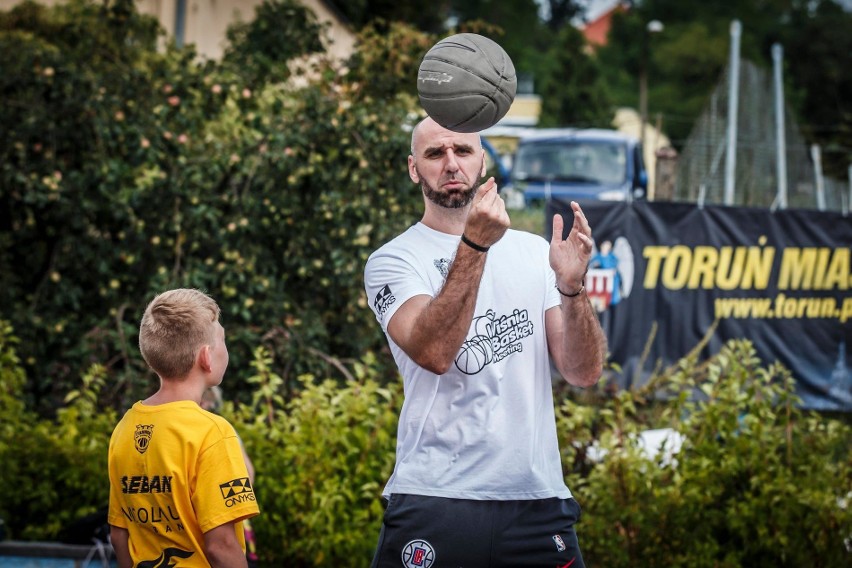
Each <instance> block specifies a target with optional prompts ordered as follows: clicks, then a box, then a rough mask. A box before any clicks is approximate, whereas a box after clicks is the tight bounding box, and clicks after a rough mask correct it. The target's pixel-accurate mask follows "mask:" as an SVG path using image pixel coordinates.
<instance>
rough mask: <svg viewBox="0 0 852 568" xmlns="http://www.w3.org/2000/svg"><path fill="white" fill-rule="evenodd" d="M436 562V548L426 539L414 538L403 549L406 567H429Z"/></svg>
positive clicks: (403, 561) (403, 562)
mask: <svg viewBox="0 0 852 568" xmlns="http://www.w3.org/2000/svg"><path fill="white" fill-rule="evenodd" d="M434 562H435V549H433V548H432V545H431V544H429V543H428V542H426V541H425V540H420V539H417V540H412V541H411V542H409V543H408V544H406V545H405V547H404V548H403V549H402V565H403V566H405V568H429V566H431V565H432V564H434Z"/></svg>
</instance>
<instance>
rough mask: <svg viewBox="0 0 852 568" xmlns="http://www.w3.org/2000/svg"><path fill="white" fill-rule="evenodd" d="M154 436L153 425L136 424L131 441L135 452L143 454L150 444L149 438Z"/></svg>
mask: <svg viewBox="0 0 852 568" xmlns="http://www.w3.org/2000/svg"><path fill="white" fill-rule="evenodd" d="M153 435H154V425H153V424H137V425H136V432H135V433H134V434H133V439H134V440H135V442H136V451H137V452H139V453H140V454H144V453H145V450H147V449H148V445H149V444H150V443H151V437H152V436H153Z"/></svg>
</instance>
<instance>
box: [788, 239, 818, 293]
mask: <svg viewBox="0 0 852 568" xmlns="http://www.w3.org/2000/svg"><path fill="white" fill-rule="evenodd" d="M816 256H817V249H815V248H803V249H800V248H792V247H791V248H786V249H784V255H783V256H782V257H781V273H780V274H779V275H778V289H779V290H799V289H802V290H810V289H811V286H812V284H813V280H814V268H815V266H816Z"/></svg>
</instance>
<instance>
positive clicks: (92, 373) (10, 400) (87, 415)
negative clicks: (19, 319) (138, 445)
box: [0, 321, 116, 540]
mask: <svg viewBox="0 0 852 568" xmlns="http://www.w3.org/2000/svg"><path fill="white" fill-rule="evenodd" d="M10 333H11V329H10V328H9V326H8V324H7V323H6V322H2V321H0V424H2V427H1V428H0V463H2V464H3V467H2V468H0V484H3V486H4V487H10V488H14V490H11V491H7V492H6V494H5V495H4V497H3V499H2V501H0V517H2V518H3V519H4V520H5V521H6V525H7V527H8V530H9V533H10V536H11V537H13V538H19V539H24V540H45V539H48V540H49V539H54V538H56V537H57V536H58V535H59V534H60V532H61V531H62V529H64V528H65V527H67V526H68V525H69V524H70V523H71V522H73V521H74V520H76V519H78V518H80V517H82V516H85V515H88V514H90V513H93V512H95V511H96V510H98V509H100V508H102V507H104V506H106V505H107V503H108V499H109V480H108V477H107V472H106V452H107V447H108V445H109V436H110V433H111V432H112V429H113V428H114V427H115V422H116V413H115V412H114V411H112V410H110V409H107V410H105V411H104V410H101V409H99V408H98V407H97V404H96V402H97V399H98V396H99V392H100V390H101V388H102V387H103V380H104V369H103V367H101V366H97V365H96V366H93V367H92V368H91V369H90V370H89V372H88V373H86V374H85V375H84V376H83V379H82V385H81V387H80V389H79V390H76V391H72V392H71V393H69V396H68V399H67V403H68V404H67V405H66V406H65V407H64V408H62V409H60V410H59V413H58V415H57V418H56V420H44V419H40V418H38V417H37V416H36V415H35V414H34V413H32V412H31V411H29V410H27V409H26V408H25V406H24V405H23V404H22V403H21V398H22V396H21V395H22V387H23V381H22V380H21V379H22V378H23V370H22V369H21V367H20V365H19V361H18V359H17V355H16V353H15V350H14V348H13V343H14V341H15V340H14V338H13V337H12V336H11V335H10Z"/></svg>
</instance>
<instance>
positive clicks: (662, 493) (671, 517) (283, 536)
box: [0, 324, 852, 568]
mask: <svg viewBox="0 0 852 568" xmlns="http://www.w3.org/2000/svg"><path fill="white" fill-rule="evenodd" d="M13 343H14V340H13V339H12V337H11V335H10V330H9V327H8V325H6V324H0V460H2V463H3V464H4V467H3V468H2V469H0V483H3V484H4V486H6V487H15V488H16V490H15V491H14V492H9V494H7V496H6V499H5V500H4V502H3V503H0V516H2V517H4V518H5V519H7V521H8V524H9V528H10V530H11V533H12V537H14V538H24V539H44V538H48V539H49V538H55V537H56V535H57V534H58V532H59V531H60V530H61V528H62V527H63V526H64V525H66V524H67V523H69V522H70V521H72V520H74V519H76V518H78V517H80V516H82V515H84V514H86V513H89V512H91V511H93V510H96V509H97V508H99V507H101V506H103V505H104V504H105V503H106V499H107V484H108V482H107V474H106V463H105V462H106V448H107V442H108V439H109V434H110V432H111V430H112V428H113V427H114V424H115V421H116V419H117V418H116V414H115V413H114V412H111V411H108V412H105V413H104V412H102V411H100V410H98V408H97V406H96V405H95V400H96V398H97V396H98V392H99V389H101V388H102V385H101V380H102V377H103V375H102V369H100V368H98V367H94V368H93V369H92V370H91V372H90V373H88V374H87V375H86V376H85V377H84V379H83V381H82V386H81V388H80V389H78V390H77V391H75V392H73V393H71V394H70V395H69V397H68V402H67V404H66V405H65V406H64V407H63V408H62V409H61V410H60V411H59V413H58V417H57V419H56V420H55V421H54V420H45V419H42V418H39V417H37V416H36V415H35V414H34V413H32V412H31V411H27V410H26V408H25V407H24V405H23V404H21V403H20V392H19V389H20V385H21V384H22V378H23V373H22V371H21V369H20V366H19V364H18V362H17V359H16V355H15V352H14V349H13ZM253 357H254V359H253V362H252V366H253V369H254V371H253V372H254V374H253V375H252V376H251V377H249V379H248V384H249V385H250V386H251V388H252V393H253V395H252V400H251V402H250V403H245V404H243V403H235V402H227V403H226V404H225V406H224V408H223V414H224V415H225V416H226V417H227V418H228V419H229V420H231V421H232V423H233V424H234V425H235V427H236V429H237V431H238V432H239V433H240V435H241V437H242V438H243V441H244V443H245V446H246V449H247V451H248V453H249V455H250V456H251V458H252V461H253V462H254V465H255V469H256V474H257V478H256V483H255V489H256V491H257V496H258V501H259V504H260V507H261V515H260V517H258V518H257V519H256V520H255V521H254V522H253V523H252V524H253V527H254V529H255V532H256V534H257V538H258V548H259V552H260V554H261V557H262V561H263V565H264V566H326V565H330V564H336V565H345V566H367V565H369V562H370V558H371V557H372V553H373V550H374V547H375V544H376V542H377V538H378V533H379V528H380V525H381V516H382V507H381V504H380V501H379V495H380V490H381V487H382V484H383V483H385V481H386V480H387V478H388V476H389V475H390V472H391V470H392V468H393V459H394V446H395V441H396V440H395V435H396V424H397V417H398V415H399V410H400V407H401V404H402V393H401V387H400V385H399V383H398V382H394V383H391V384H390V385H388V386H386V387H383V386H381V383H380V382H379V381H377V380H376V378H377V376H378V375H379V373H380V368H381V366H380V365H378V364H377V362H376V361H375V360H374V359H373V358H372V356H371V355H367V356H365V357H364V358H363V359H362V360H361V361H359V362H357V363H350V364H344V363H343V362H341V361H339V360H332V361H331V364H332V366H335V367H338V368H339V370H340V371H339V372H341V373H344V374H345V375H346V376H347V379H346V381H345V382H344V384H340V382H339V381H337V380H330V379H324V380H319V379H317V378H315V377H313V376H310V375H303V376H301V377H300V379H299V380H300V381H301V388H300V389H299V390H298V394H296V395H294V396H292V397H290V398H287V397H285V396H282V393H283V392H285V391H286V388H285V384H284V383H285V381H284V379H283V378H282V377H281V376H280V375H279V374H277V373H276V372H275V370H274V365H273V360H272V357H271V354H270V353H269V352H268V351H267V350H266V348H264V347H258V348H256V349H255V351H254V355H253ZM225 388H226V389H227V388H228V385H227V383H226V385H225ZM600 392H606V389H605V388H604V389H601V391H600ZM793 393H794V390H793V384H792V380H791V379H790V377H789V375H788V374H787V372H786V371H785V370H783V369H781V368H779V367H776V366H769V367H768V368H765V367H762V366H761V365H760V362H759V361H758V360H757V359H756V358H755V356H754V350H753V348H752V346H751V345H750V344H749V343H748V342H745V341H739V342H732V343H730V344H728V345H727V346H726V347H725V348H724V349H723V350H722V352H721V353H719V354H718V355H717V356H715V357H713V358H711V359H709V360H707V361H704V362H702V363H699V362H696V361H694V360H692V359H685V360H683V361H681V362H680V364H679V365H678V366H677V367H676V368H675V369H673V370H671V371H669V372H667V373H663V374H660V375H659V376H658V377H657V378H656V379H654V380H653V381H651V382H650V383H649V384H648V385H647V386H646V387H644V388H643V390H639V391H635V392H628V391H623V392H619V393H617V394H616V395H614V396H610V395H605V396H602V397H600V398H599V399H598V400H592V401H590V402H586V403H584V404H581V403H579V402H578V401H576V400H570V399H569V400H565V401H564V402H563V403H562V404H561V405H560V406H559V407H558V409H557V410H558V412H557V419H558V433H559V435H560V437H561V439H562V450H563V453H564V455H563V464H564V466H565V470H566V472H567V474H566V481H567V482H568V484H569V487H570V488H571V489H572V491H573V492H574V494H575V496H576V498H577V499H578V501H579V502H580V504H581V506H582V507H583V511H584V514H583V518H582V520H581V522H580V523H579V525H578V533H579V537H580V541H581V545H582V548H583V551H584V556H585V557H586V560H587V562H588V564H589V565H591V566H608V567H614V568H618V567H620V566H625V567H627V566H636V565H640V566H675V567H677V566H682V567H693V566H696V567H702V566H706V567H731V568H735V567H748V568H751V567H762V566H767V567H768V566H773V567H775V566H780V567H784V566H791V567H792V566H815V567H828V568H833V567H840V566H846V565H847V564H848V562H847V561H848V558H849V554H850V552H849V550H848V548H847V546H848V542H846V541H848V539H849V538H850V535H852V513H850V510H849V508H848V507H849V504H848V502H849V492H850V479H852V456H850V451H852V450H850V446H849V440H850V428H849V427H848V426H847V425H845V424H843V423H841V422H839V421H833V420H830V419H827V418H824V417H820V416H818V415H814V414H807V413H803V412H802V411H800V410H798V409H797V407H796V402H797V401H796V399H795V395H794V394H793ZM591 394H595V393H591ZM660 426H669V427H671V428H673V429H674V430H676V431H677V432H679V433H680V434H681V435H682V436H683V439H684V440H685V441H684V443H683V447H682V448H681V449H680V451H679V452H678V453H676V454H675V455H674V459H673V460H670V459H667V458H666V457H665V456H664V455H663V454H666V452H664V453H663V454H661V455H654V456H648V455H647V454H646V453H644V451H643V450H642V448H641V447H640V444H639V441H638V439H639V438H638V434H639V433H640V432H641V431H642V430H645V429H647V428H649V427H660Z"/></svg>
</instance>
